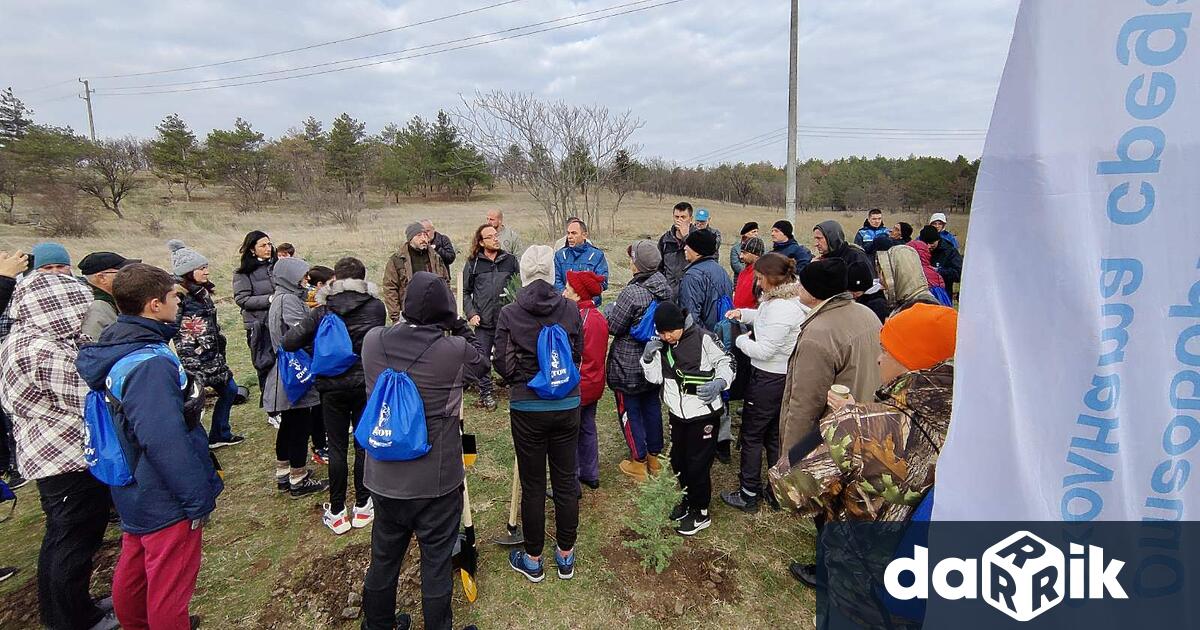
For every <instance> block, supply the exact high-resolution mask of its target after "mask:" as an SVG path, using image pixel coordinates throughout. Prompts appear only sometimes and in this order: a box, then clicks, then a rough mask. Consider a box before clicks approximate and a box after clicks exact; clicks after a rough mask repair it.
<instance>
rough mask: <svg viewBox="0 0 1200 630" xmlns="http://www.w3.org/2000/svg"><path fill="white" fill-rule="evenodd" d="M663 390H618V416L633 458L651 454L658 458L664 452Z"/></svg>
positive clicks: (640, 458)
mask: <svg viewBox="0 0 1200 630" xmlns="http://www.w3.org/2000/svg"><path fill="white" fill-rule="evenodd" d="M660 389H661V388H655V389H652V390H650V391H648V392H643V393H641V394H626V393H624V392H619V391H614V392H613V393H614V394H616V396H617V416H618V417H619V418H620V420H621V433H622V434H623V435H624V436H625V443H626V444H627V445H628V446H629V456H630V457H632V458H633V459H636V460H638V461H641V460H644V459H646V454H647V453H652V454H654V455H657V454H659V453H661V452H662V450H663V419H662V405H661V403H660V402H659V400H658V396H659V392H660Z"/></svg>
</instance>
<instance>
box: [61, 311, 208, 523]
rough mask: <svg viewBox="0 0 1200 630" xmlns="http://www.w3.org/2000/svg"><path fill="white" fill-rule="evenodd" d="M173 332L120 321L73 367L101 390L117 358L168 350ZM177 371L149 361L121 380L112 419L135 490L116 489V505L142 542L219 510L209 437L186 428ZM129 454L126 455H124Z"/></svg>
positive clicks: (135, 320) (167, 363) (162, 361)
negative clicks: (157, 347)
mask: <svg viewBox="0 0 1200 630" xmlns="http://www.w3.org/2000/svg"><path fill="white" fill-rule="evenodd" d="M175 332H176V331H175V327H174V326H171V325H169V324H164V323H161V322H156V321H153V320H150V319H146V318H144V317H137V316H130V315H121V316H120V317H119V318H118V319H117V323H115V324H113V325H111V326H109V327H108V328H107V329H105V331H104V334H103V335H101V336H100V341H99V342H98V343H95V344H91V345H87V346H84V347H83V348H81V349H80V350H79V357H78V359H76V366H77V367H78V368H79V374H80V376H82V377H83V379H84V380H85V381H87V384H88V386H89V387H91V388H92V389H95V390H102V389H104V387H105V379H106V378H108V373H109V370H111V369H112V367H113V365H115V364H116V363H117V361H119V360H120V359H121V358H122V357H124V356H126V355H128V354H130V353H132V352H134V351H136V350H138V349H141V348H144V347H146V346H149V345H153V344H158V343H167V342H168V341H170V340H171V339H172V338H173V337H174V336H175ZM179 370H180V368H179V367H178V366H177V365H176V364H174V363H173V362H172V361H171V360H170V359H168V358H166V357H153V358H151V359H148V360H146V361H144V362H142V363H141V364H139V365H138V366H137V367H135V368H133V370H132V371H131V372H130V373H129V376H128V377H127V378H126V380H125V387H124V396H123V398H122V400H121V410H120V412H119V414H118V417H117V418H115V419H116V420H117V423H118V425H119V426H121V427H122V428H123V429H124V431H125V437H126V441H127V443H129V444H130V445H136V446H134V447H133V448H134V449H136V451H137V453H136V455H134V456H133V457H132V458H131V459H130V464H131V465H132V467H133V478H134V481H133V483H131V484H129V485H128V486H113V487H111V488H110V490H111V491H112V498H113V503H114V504H116V507H117V512H118V513H119V514H120V515H121V529H123V530H125V531H126V532H128V533H130V534H135V535H140V534H149V533H153V532H156V531H158V530H160V529H163V528H166V527H170V526H171V525H174V524H176V523H178V522H180V521H184V520H188V521H190V520H196V519H201V518H204V517H205V516H208V514H209V513H211V512H212V511H213V510H214V509H215V508H216V503H217V495H218V494H220V493H221V490H222V489H223V488H224V484H223V483H222V482H221V479H220V477H218V476H217V472H216V470H215V469H214V468H213V464H212V458H211V456H210V455H209V453H208V434H207V433H206V432H205V430H204V428H203V427H202V426H200V425H198V424H197V425H196V426H192V427H189V426H187V424H186V422H185V420H184V415H183V405H184V393H183V391H182V390H181V389H180V387H179ZM127 453H129V451H127Z"/></svg>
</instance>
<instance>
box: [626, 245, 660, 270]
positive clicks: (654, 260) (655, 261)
mask: <svg viewBox="0 0 1200 630" xmlns="http://www.w3.org/2000/svg"><path fill="white" fill-rule="evenodd" d="M629 257H630V258H632V259H633V265H634V266H635V267H637V268H638V271H654V270H656V269H658V268H659V266H660V265H662V252H660V251H658V245H656V244H655V243H654V241H634V242H633V245H630V246H629Z"/></svg>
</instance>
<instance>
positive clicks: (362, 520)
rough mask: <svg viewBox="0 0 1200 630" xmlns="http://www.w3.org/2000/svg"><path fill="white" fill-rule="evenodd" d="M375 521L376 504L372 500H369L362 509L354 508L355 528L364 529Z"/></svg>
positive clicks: (353, 521) (353, 522)
mask: <svg viewBox="0 0 1200 630" xmlns="http://www.w3.org/2000/svg"><path fill="white" fill-rule="evenodd" d="M374 520H375V503H374V502H373V501H372V500H371V499H367V504H366V505H364V506H362V507H358V506H357V505H356V506H354V518H353V520H352V521H351V523H352V524H353V525H354V527H355V528H357V529H362V528H364V527H366V526H367V525H370V524H371V522H372V521H374Z"/></svg>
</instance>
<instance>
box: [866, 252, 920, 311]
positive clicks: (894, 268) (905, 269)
mask: <svg viewBox="0 0 1200 630" xmlns="http://www.w3.org/2000/svg"><path fill="white" fill-rule="evenodd" d="M875 257H876V259H877V260H878V261H879V270H880V273H881V276H882V279H883V285H884V294H885V295H887V298H888V300H889V301H890V302H892V303H893V304H899V303H902V302H906V301H908V300H910V299H912V298H914V297H916V296H918V295H920V294H921V293H922V292H927V291H928V290H929V282H928V281H927V280H926V279H925V271H924V270H923V269H922V268H921V257H920V254H918V253H917V250H916V249H913V248H912V247H893V248H891V249H889V250H887V251H883V252H877V253H876V255H875Z"/></svg>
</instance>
